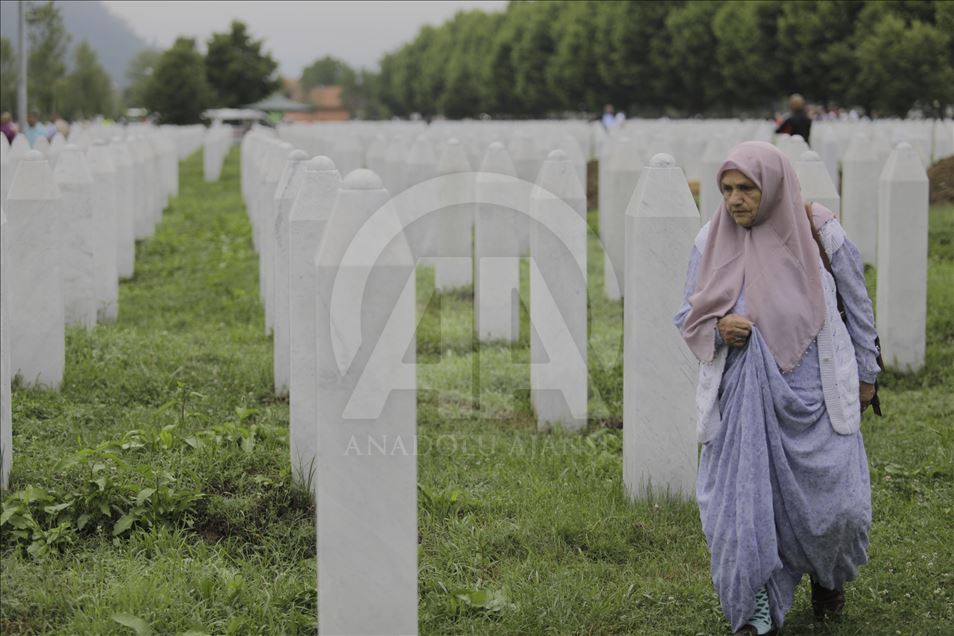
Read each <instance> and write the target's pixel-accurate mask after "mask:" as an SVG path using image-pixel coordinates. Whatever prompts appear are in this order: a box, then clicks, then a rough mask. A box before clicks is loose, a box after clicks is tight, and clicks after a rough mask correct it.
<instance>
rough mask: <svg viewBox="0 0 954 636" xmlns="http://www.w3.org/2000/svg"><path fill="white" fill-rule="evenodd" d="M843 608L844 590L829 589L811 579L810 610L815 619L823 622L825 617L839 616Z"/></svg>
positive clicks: (835, 617) (834, 617)
mask: <svg viewBox="0 0 954 636" xmlns="http://www.w3.org/2000/svg"><path fill="white" fill-rule="evenodd" d="M844 609H845V591H844V590H829V589H828V588H827V587H822V586H821V585H819V584H818V583H816V582H815V579H812V612H813V613H814V614H815V620H816V621H818V622H823V621H824V620H825V619H826V618H830V619H837V618H840V617H841V614H842V611H844Z"/></svg>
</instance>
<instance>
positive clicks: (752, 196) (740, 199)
mask: <svg viewBox="0 0 954 636" xmlns="http://www.w3.org/2000/svg"><path fill="white" fill-rule="evenodd" d="M721 186H722V197H723V198H724V199H725V209H726V211H727V212H728V213H729V216H731V217H732V220H734V221H735V222H736V223H737V224H739V225H741V226H742V227H752V224H753V223H755V217H756V216H758V213H759V203H761V201H762V191H761V190H759V189H758V187H757V186H756V185H755V182H753V181H752V180H751V179H749V178H748V177H747V176H745V175H744V174H742V173H741V172H740V171H738V170H726V171H725V172H723V173H722V183H721Z"/></svg>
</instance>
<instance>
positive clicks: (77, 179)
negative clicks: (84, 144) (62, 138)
mask: <svg viewBox="0 0 954 636" xmlns="http://www.w3.org/2000/svg"><path fill="white" fill-rule="evenodd" d="M53 174H54V176H55V177H56V182H57V183H58V184H59V185H83V184H90V183H92V182H93V175H92V174H90V171H89V168H88V167H87V165H86V157H85V156H84V155H83V151H82V150H81V149H80V147H79V146H77V145H76V144H67V145H66V147H65V148H63V152H61V153H60V158H59V160H58V161H57V162H56V168H55V169H54V170H53Z"/></svg>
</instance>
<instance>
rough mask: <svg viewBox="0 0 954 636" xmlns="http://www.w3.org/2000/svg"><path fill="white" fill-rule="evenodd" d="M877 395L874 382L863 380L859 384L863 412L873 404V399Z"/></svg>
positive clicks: (859, 396)
mask: <svg viewBox="0 0 954 636" xmlns="http://www.w3.org/2000/svg"><path fill="white" fill-rule="evenodd" d="M874 396H875V386H874V385H873V384H867V383H865V382H862V383H860V384H859V385H858V398H859V401H860V402H861V412H862V413H864V412H865V409H866V408H868V406H870V405H871V400H873V399H874Z"/></svg>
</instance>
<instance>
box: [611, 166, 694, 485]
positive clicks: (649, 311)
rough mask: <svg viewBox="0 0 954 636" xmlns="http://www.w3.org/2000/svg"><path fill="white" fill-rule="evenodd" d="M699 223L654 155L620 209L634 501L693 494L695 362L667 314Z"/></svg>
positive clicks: (677, 299) (676, 180) (628, 454)
mask: <svg viewBox="0 0 954 636" xmlns="http://www.w3.org/2000/svg"><path fill="white" fill-rule="evenodd" d="M699 226H700V218H699V211H698V209H697V208H696V204H695V202H694V201H693V199H692V193H691V192H690V191H689V186H688V183H687V182H686V178H685V176H684V175H683V172H682V170H681V169H680V168H679V167H678V166H677V165H676V162H675V160H673V158H672V157H671V156H669V155H664V154H660V155H656V156H654V157H653V158H652V160H651V161H650V164H649V165H648V166H646V167H645V168H643V171H642V175H641V176H640V179H639V185H637V186H636V191H635V192H634V193H633V198H632V201H631V202H630V205H629V207H628V208H627V210H626V302H625V304H624V308H623V311H624V322H623V324H624V336H623V341H624V342H623V387H624V388H623V481H624V483H625V486H626V491H627V493H628V494H629V496H630V497H633V498H643V497H646V496H648V495H649V494H650V493H652V495H653V496H666V495H671V496H676V497H684V498H692V497H693V496H694V493H695V483H696V470H697V459H696V458H697V446H696V425H695V421H696V407H695V379H696V369H697V368H698V363H697V361H696V359H695V357H694V356H693V355H692V353H691V352H690V351H689V348H688V347H687V346H686V344H685V342H684V341H683V339H682V337H681V336H680V335H679V332H678V331H677V330H676V329H674V328H673V326H672V317H673V316H674V315H675V313H676V312H677V311H678V310H679V307H680V306H681V305H682V290H683V287H684V285H685V274H684V273H685V271H686V259H687V258H688V255H689V253H690V252H691V250H692V244H693V240H694V239H695V236H696V233H697V232H698V231H699Z"/></svg>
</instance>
